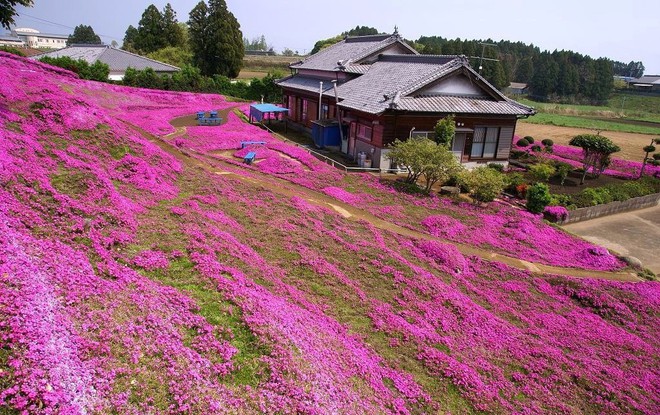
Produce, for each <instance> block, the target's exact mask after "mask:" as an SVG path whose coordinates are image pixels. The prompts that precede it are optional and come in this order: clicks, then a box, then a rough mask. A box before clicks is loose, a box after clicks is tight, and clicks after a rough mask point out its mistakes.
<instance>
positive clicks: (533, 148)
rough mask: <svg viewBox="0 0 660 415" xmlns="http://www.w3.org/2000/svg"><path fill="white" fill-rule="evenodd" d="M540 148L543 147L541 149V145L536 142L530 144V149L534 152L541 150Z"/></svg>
mask: <svg viewBox="0 0 660 415" xmlns="http://www.w3.org/2000/svg"><path fill="white" fill-rule="evenodd" d="M541 150H543V149H542V148H541V146H540V145H538V144H537V145H534V146H532V151H533V152H535V153H539V152H541Z"/></svg>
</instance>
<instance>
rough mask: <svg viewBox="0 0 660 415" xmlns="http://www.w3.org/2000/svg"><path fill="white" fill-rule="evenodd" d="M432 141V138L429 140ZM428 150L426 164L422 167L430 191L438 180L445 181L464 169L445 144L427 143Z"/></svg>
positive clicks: (427, 188) (427, 189)
mask: <svg viewBox="0 0 660 415" xmlns="http://www.w3.org/2000/svg"><path fill="white" fill-rule="evenodd" d="M427 141H430V140H427ZM426 149H427V150H428V154H427V157H428V159H427V161H426V165H425V166H424V167H423V169H422V176H423V177H424V180H425V181H426V188H425V189H426V191H427V192H430V191H431V187H433V185H434V184H435V183H437V182H440V183H444V182H446V181H447V180H449V179H450V178H451V177H452V176H455V175H457V174H458V173H460V172H461V171H462V170H463V167H462V166H461V164H460V163H459V162H458V160H456V157H454V154H453V153H452V152H451V151H449V149H448V148H447V147H445V146H443V145H439V144H435V143H433V145H430V144H429V145H427V146H426Z"/></svg>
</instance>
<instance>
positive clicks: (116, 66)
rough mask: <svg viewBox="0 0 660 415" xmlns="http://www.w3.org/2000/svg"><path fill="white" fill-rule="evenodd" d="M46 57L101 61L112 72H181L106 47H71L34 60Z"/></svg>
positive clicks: (173, 67) (42, 55)
mask: <svg viewBox="0 0 660 415" xmlns="http://www.w3.org/2000/svg"><path fill="white" fill-rule="evenodd" d="M44 56H49V57H52V58H59V57H62V56H68V57H70V58H71V59H83V60H85V61H86V62H88V63H90V64H93V63H94V62H96V61H101V62H103V63H105V64H107V65H108V66H109V67H110V71H125V70H126V69H127V68H128V67H131V68H134V69H138V70H143V69H146V68H151V69H153V70H154V71H156V72H176V71H178V70H179V68H177V67H176V66H172V65H168V64H166V63H163V62H158V61H155V60H153V59H149V58H145V57H144V56H140V55H136V54H134V53H130V52H127V51H125V50H121V49H116V48H113V47H110V46H105V45H93V46H70V47H67V48H64V49H59V50H55V51H52V52H48V53H42V54H40V55H36V56H33V57H32V58H33V59H39V58H42V57H44Z"/></svg>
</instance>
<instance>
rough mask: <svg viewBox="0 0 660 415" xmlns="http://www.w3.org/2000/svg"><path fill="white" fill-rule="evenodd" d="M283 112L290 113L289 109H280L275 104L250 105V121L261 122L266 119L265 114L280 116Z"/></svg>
mask: <svg viewBox="0 0 660 415" xmlns="http://www.w3.org/2000/svg"><path fill="white" fill-rule="evenodd" d="M281 112H289V109H288V108H282V107H278V106H277V105H274V104H252V105H250V119H254V120H255V121H257V122H260V121H261V120H263V119H264V114H268V113H273V114H279V113H281Z"/></svg>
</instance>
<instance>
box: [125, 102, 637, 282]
mask: <svg viewBox="0 0 660 415" xmlns="http://www.w3.org/2000/svg"><path fill="white" fill-rule="evenodd" d="M234 108H235V107H233V108H228V109H225V110H224V111H221V112H220V114H219V116H220V117H222V118H223V120H224V121H223V123H224V122H226V120H227V116H228V115H229V112H231V111H233V110H234ZM170 123H171V124H172V126H174V127H175V129H176V131H175V132H174V133H171V134H168V135H166V136H164V137H158V136H155V135H153V134H150V133H148V132H147V131H144V130H143V129H141V128H140V127H137V126H135V125H132V124H129V123H126V125H127V126H129V127H130V128H132V129H133V130H134V131H136V132H138V133H139V134H141V135H142V136H144V137H145V138H147V139H148V140H150V141H151V142H153V143H155V144H156V145H158V146H159V147H160V148H161V149H162V150H163V151H166V152H167V153H169V154H171V155H173V156H174V157H176V158H177V159H178V160H179V161H181V163H182V164H183V165H184V166H188V167H195V168H201V169H203V170H205V171H207V172H209V173H211V174H216V175H223V176H230V177H232V178H235V179H238V180H240V181H242V182H245V183H249V184H252V185H256V186H261V187H263V188H265V189H267V190H269V191H271V192H273V193H276V194H279V195H282V196H287V197H299V198H301V199H305V200H307V201H308V202H310V203H312V204H315V205H317V206H322V207H327V208H330V209H332V210H334V211H335V212H337V213H338V214H340V215H341V216H343V217H344V218H346V219H347V220H354V221H365V222H368V223H369V224H371V225H372V226H374V227H375V228H378V229H381V230H384V231H389V232H392V233H395V234H398V235H401V236H404V237H409V238H414V239H422V240H429V241H438V242H442V243H445V244H452V245H454V246H455V247H456V248H457V249H458V250H459V251H460V252H461V253H462V254H464V255H468V256H476V257H479V258H482V259H484V260H487V261H497V262H501V263H504V264H506V265H508V266H511V267H514V268H517V269H521V270H526V271H530V272H533V273H540V274H551V275H560V276H566V277H575V278H598V279H605V280H613V281H627V282H640V281H644V280H643V279H641V278H640V277H638V276H637V275H636V274H635V273H634V272H631V271H618V272H608V271H593V270H585V269H579V268H565V267H556V266H552V265H546V264H540V263H531V262H528V261H524V260H521V259H519V258H515V257H511V256H507V255H502V254H498V253H493V252H491V251H487V250H484V249H481V248H478V247H475V246H471V245H466V244H461V243H456V242H453V241H448V240H446V239H442V238H438V237H435V236H432V235H430V234H428V233H424V232H421V231H417V230H414V229H409V228H406V227H403V226H400V225H397V224H394V223H392V222H388V221H386V220H383V219H381V218H379V217H377V216H375V215H373V214H371V213H369V212H367V211H365V210H363V209H360V208H356V207H355V206H352V205H349V204H347V203H344V202H341V201H339V200H337V199H335V198H332V197H330V196H328V195H326V194H324V193H321V192H318V191H315V190H312V189H309V188H306V187H304V186H301V185H298V184H295V183H292V182H290V181H288V180H285V179H281V178H278V177H273V176H270V175H267V174H265V173H261V172H259V171H256V170H249V171H248V170H241V169H240V167H238V166H236V165H234V164H232V163H228V162H224V161H222V160H220V159H218V158H216V157H212V156H209V155H207V154H203V153H200V152H197V151H195V150H192V149H183V148H178V147H176V146H174V145H173V144H171V143H170V142H168V141H167V140H166V139H169V140H171V139H173V138H176V137H180V136H182V135H184V134H185V133H186V126H190V125H195V124H194V123H195V117H194V116H193V115H191V116H186V117H179V118H176V119H174V120H172V121H171V122H170Z"/></svg>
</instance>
